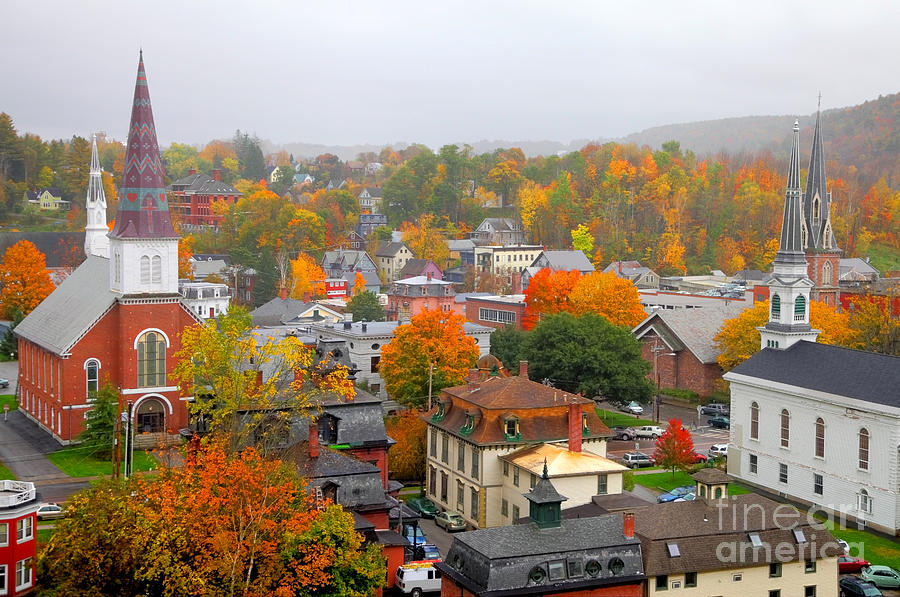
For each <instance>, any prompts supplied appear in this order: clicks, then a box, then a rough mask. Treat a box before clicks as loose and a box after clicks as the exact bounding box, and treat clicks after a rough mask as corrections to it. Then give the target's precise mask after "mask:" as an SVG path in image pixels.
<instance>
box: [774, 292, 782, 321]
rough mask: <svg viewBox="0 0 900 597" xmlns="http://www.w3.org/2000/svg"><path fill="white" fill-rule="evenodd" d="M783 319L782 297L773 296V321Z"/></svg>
mask: <svg viewBox="0 0 900 597" xmlns="http://www.w3.org/2000/svg"><path fill="white" fill-rule="evenodd" d="M780 317H781V297H780V296H779V295H777V294H776V295H774V296H772V319H778V318H780Z"/></svg>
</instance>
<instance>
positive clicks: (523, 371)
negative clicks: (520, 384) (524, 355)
mask: <svg viewBox="0 0 900 597" xmlns="http://www.w3.org/2000/svg"><path fill="white" fill-rule="evenodd" d="M519 377H521V378H522V379H528V361H519Z"/></svg>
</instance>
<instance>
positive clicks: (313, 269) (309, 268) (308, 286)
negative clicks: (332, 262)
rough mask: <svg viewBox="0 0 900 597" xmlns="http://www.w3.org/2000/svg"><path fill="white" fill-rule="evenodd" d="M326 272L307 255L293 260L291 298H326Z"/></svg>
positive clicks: (300, 255)
mask: <svg viewBox="0 0 900 597" xmlns="http://www.w3.org/2000/svg"><path fill="white" fill-rule="evenodd" d="M327 277H328V276H327V275H326V274H325V270H324V269H322V267H321V266H320V265H319V264H318V263H316V262H315V261H314V260H313V258H312V257H310V256H309V255H307V254H306V253H300V254H299V255H297V258H296V259H292V260H291V292H290V295H291V298H295V299H305V298H309V297H313V298H315V297H324V296H325V278H327Z"/></svg>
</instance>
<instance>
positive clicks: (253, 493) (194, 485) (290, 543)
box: [37, 443, 386, 597]
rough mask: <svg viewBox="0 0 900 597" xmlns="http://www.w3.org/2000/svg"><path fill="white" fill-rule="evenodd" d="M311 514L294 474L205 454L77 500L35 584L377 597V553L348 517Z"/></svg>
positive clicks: (50, 589)
mask: <svg viewBox="0 0 900 597" xmlns="http://www.w3.org/2000/svg"><path fill="white" fill-rule="evenodd" d="M313 505H314V503H313V501H312V500H311V499H310V498H309V497H308V494H307V493H306V491H305V489H304V485H303V482H302V480H301V479H300V478H299V477H298V475H297V473H296V469H295V468H292V467H290V466H288V465H287V464H285V463H282V462H280V461H277V460H269V459H265V458H263V457H262V456H261V455H260V454H259V453H257V452H256V451H255V450H253V449H252V448H248V449H245V450H243V451H242V452H240V453H230V452H229V451H227V450H224V449H223V448H222V447H221V446H219V445H218V444H216V443H212V444H210V445H204V446H201V447H200V448H199V449H198V450H197V451H195V452H193V453H192V454H191V456H190V457H189V458H187V459H186V460H185V462H184V464H183V466H181V467H179V468H167V467H164V468H163V469H162V471H161V472H160V474H159V475H154V476H142V475H136V476H133V477H132V478H131V479H129V480H128V481H125V482H116V481H101V482H99V483H98V484H97V485H95V486H93V487H92V488H90V489H88V490H87V491H85V492H83V493H80V494H76V495H75V496H73V498H72V499H71V500H70V501H69V504H68V507H67V516H66V518H64V519H63V520H61V521H60V522H58V523H57V525H56V530H55V532H54V535H53V537H52V538H51V539H50V541H49V543H48V544H47V547H46V548H45V549H44V550H43V551H42V553H41V555H40V557H39V560H38V569H39V573H38V574H37V580H38V582H39V583H40V584H41V586H42V590H43V593H42V594H47V595H52V596H59V597H62V596H63V595H96V596H110V597H112V596H118V595H156V596H160V597H170V596H171V597H175V596H180V595H196V596H203V597H205V596H209V597H213V596H246V597H251V596H252V597H256V596H259V597H262V596H264V595H275V596H278V597H290V596H298V597H301V596H302V597H306V596H312V595H328V596H333V597H337V596H339V595H350V596H354V597H364V596H367V595H371V594H373V592H374V591H375V590H376V589H377V588H378V587H380V586H382V585H383V584H384V578H385V573H386V571H385V565H384V559H383V556H382V554H381V550H380V548H379V547H378V546H377V545H375V544H371V545H368V546H366V547H363V538H362V536H361V535H360V534H358V533H357V532H355V531H354V521H353V517H352V516H351V514H350V513H348V512H345V511H344V510H343V509H342V508H341V507H340V506H336V505H332V504H329V503H327V502H326V503H325V504H324V506H323V507H322V508H321V509H317V508H314V507H313Z"/></svg>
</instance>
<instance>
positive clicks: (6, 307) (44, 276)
mask: <svg viewBox="0 0 900 597" xmlns="http://www.w3.org/2000/svg"><path fill="white" fill-rule="evenodd" d="M51 292H53V282H52V281H51V280H50V271H49V270H48V269H47V260H46V258H45V257H44V254H43V253H41V252H40V251H38V248H37V247H35V246H34V243H32V242H31V241H27V240H20V241H19V242H17V243H16V244H14V245H12V246H11V247H10V248H8V249H7V250H6V252H5V253H4V254H3V260H2V261H0V307H2V309H3V314H4V317H5V318H6V319H12V317H13V314H14V313H15V312H16V311H19V312H21V313H22V315H28V314H29V313H31V312H32V311H33V310H34V308H35V307H37V306H38V305H39V304H40V302H41V301H42V300H44V299H45V298H47V296H48V295H49V294H50V293H51Z"/></svg>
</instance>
